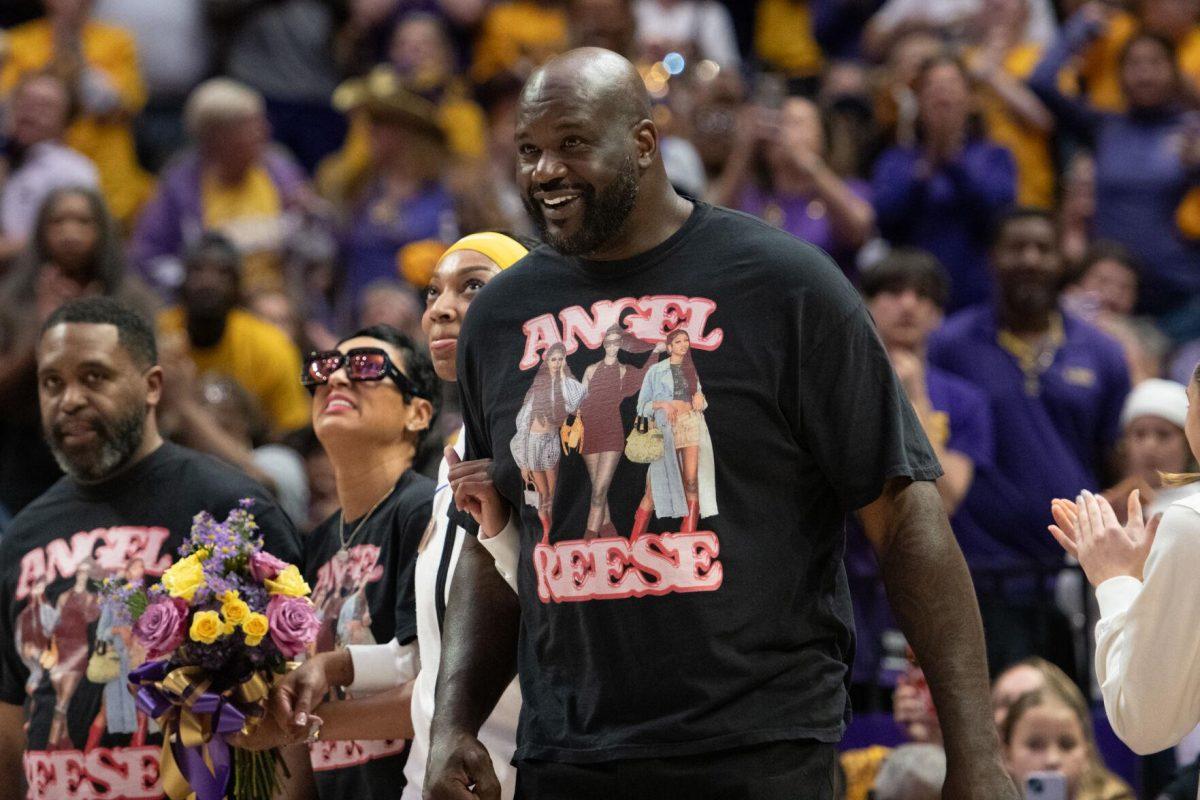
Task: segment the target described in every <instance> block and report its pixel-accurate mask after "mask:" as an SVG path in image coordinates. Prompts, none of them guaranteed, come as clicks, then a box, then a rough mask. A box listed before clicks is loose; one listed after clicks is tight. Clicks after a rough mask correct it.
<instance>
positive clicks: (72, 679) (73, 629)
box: [49, 558, 100, 750]
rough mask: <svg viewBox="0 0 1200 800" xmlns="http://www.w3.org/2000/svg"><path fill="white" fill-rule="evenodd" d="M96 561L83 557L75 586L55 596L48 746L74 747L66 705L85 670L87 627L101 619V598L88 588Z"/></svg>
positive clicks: (87, 653)
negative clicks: (51, 719) (52, 695)
mask: <svg viewBox="0 0 1200 800" xmlns="http://www.w3.org/2000/svg"><path fill="white" fill-rule="evenodd" d="M95 565H96V562H95V561H93V560H92V559H90V558H85V559H84V560H83V561H82V562H80V564H79V566H78V567H77V568H76V571H75V585H74V587H72V588H71V589H70V590H68V591H65V592H63V593H62V594H61V595H59V597H58V603H57V604H56V607H57V609H58V624H57V625H55V626H54V648H55V650H56V652H57V653H58V661H57V663H55V665H54V666H53V667H51V668H50V685H51V686H53V687H54V703H55V705H54V719H53V721H52V722H51V723H50V738H49V742H50V747H60V748H61V749H64V750H73V749H75V745H74V744H73V743H72V742H71V737H70V734H69V733H68V732H67V708H68V707H69V706H70V705H71V698H72V697H74V696H75V690H76V689H78V688H79V682H80V681H82V680H83V676H84V673H86V672H87V662H88V655H89V644H88V627H89V626H90V625H91V624H92V623H93V622H96V621H97V620H98V619H100V597H99V595H97V594H96V593H95V592H93V591H92V590H91V588H90V587H89V585H88V584H89V583H90V582H91V578H92V569H93V568H94V567H95Z"/></svg>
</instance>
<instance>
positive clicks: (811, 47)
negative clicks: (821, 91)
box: [754, 0, 823, 78]
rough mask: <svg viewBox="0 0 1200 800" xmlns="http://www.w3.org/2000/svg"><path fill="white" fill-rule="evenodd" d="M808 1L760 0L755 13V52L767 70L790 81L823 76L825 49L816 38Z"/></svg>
mask: <svg viewBox="0 0 1200 800" xmlns="http://www.w3.org/2000/svg"><path fill="white" fill-rule="evenodd" d="M812 17H813V15H812V9H811V8H810V4H809V3H808V2H807V0H760V1H759V4H758V7H757V8H756V9H755V18H754V52H755V53H756V54H757V55H758V57H759V58H761V59H762V60H763V61H764V62H765V63H766V65H767V67H768V68H769V69H770V70H772V71H776V72H781V73H783V74H784V75H787V76H788V77H789V78H813V77H816V76H818V75H820V74H821V67H822V66H823V59H822V55H821V47H820V45H818V44H817V40H816V37H815V36H814V34H813V19H812Z"/></svg>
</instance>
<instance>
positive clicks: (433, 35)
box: [317, 13, 486, 195]
mask: <svg viewBox="0 0 1200 800" xmlns="http://www.w3.org/2000/svg"><path fill="white" fill-rule="evenodd" d="M388 60H389V62H390V63H389V64H381V65H379V66H377V67H376V68H375V70H373V71H372V73H371V74H375V73H376V72H377V71H383V72H389V71H390V72H392V73H394V74H395V75H396V76H397V78H399V79H400V80H401V81H402V82H403V83H404V86H405V88H406V89H408V90H409V91H411V92H413V93H414V94H418V95H420V96H421V97H424V98H425V99H426V100H429V101H431V102H432V103H434V104H435V105H436V109H437V117H438V123H439V125H440V126H441V128H442V130H443V131H445V134H446V145H447V147H448V148H449V150H450V153H451V154H452V155H453V156H455V158H456V159H458V160H459V161H475V160H478V159H481V158H482V157H483V155H484V150H485V148H486V145H485V142H486V122H485V119H484V115H483V109H482V108H480V107H479V104H478V103H476V102H475V101H474V99H472V97H471V91H470V87H469V86H468V85H467V83H466V81H464V80H463V79H462V78H460V77H459V76H458V75H457V74H456V65H455V63H454V49H453V46H452V44H451V42H450V36H449V34H448V33H447V31H446V28H445V26H444V25H443V23H442V21H441V20H439V19H438V18H437V17H435V16H433V15H431V14H422V13H415V14H410V15H408V16H406V17H405V18H404V19H402V20H401V21H400V22H399V23H398V24H397V25H396V27H395V30H394V31H393V32H392V38H391V43H390V46H389V49H388ZM368 80H369V78H368V79H363V78H357V79H352V80H350V81H347V82H345V83H344V84H343V85H342V86H340V87H339V88H338V90H337V91H336V92H335V93H334V96H333V102H334V107H335V108H336V109H337V110H338V111H340V112H342V113H343V114H348V115H349V116H350V132H349V134H348V135H347V137H346V142H345V144H343V145H342V149H341V150H339V151H338V152H337V153H334V154H333V155H332V156H330V157H329V158H327V159H325V161H323V162H322V163H321V165H320V167H319V169H318V171H317V187H318V189H319V190H320V191H321V193H322V194H325V195H334V194H337V191H338V187H339V186H341V185H343V184H345V183H346V182H348V181H351V180H353V178H354V176H356V175H360V174H362V172H363V171H364V170H366V169H367V167H368V166H369V163H370V160H371V143H370V139H371V136H370V128H371V125H370V120H369V115H368V114H367V112H366V109H365V108H364V105H363V104H364V102H365V100H366V94H367V91H366V89H367V85H368Z"/></svg>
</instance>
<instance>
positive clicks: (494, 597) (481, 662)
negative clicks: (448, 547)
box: [425, 537, 521, 800]
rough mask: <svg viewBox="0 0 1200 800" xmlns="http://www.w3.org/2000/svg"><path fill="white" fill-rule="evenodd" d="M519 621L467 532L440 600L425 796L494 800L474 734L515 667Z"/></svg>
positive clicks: (487, 763)
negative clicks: (446, 598) (442, 613)
mask: <svg viewBox="0 0 1200 800" xmlns="http://www.w3.org/2000/svg"><path fill="white" fill-rule="evenodd" d="M520 624H521V609H520V606H519V605H518V603H517V596H516V595H515V594H514V593H513V591H512V589H510V588H509V587H508V584H507V583H505V582H504V579H503V578H502V577H500V573H499V572H497V571H496V565H495V562H494V561H493V560H492V557H491V555H490V554H489V553H488V551H487V550H485V549H484V548H483V546H482V545H480V544H479V542H477V541H476V540H475V539H473V538H471V537H467V539H466V540H465V541H464V542H463V548H462V554H461V555H460V556H459V558H458V566H457V567H456V568H455V571H454V580H453V582H452V583H451V589H450V602H449V603H448V604H447V605H446V626H445V630H444V631H443V633H442V663H441V668H440V669H439V670H438V680H437V695H436V696H437V702H436V704H435V706H434V709H435V710H434V713H433V724H432V726H431V729H430V741H431V744H430V751H429V763H428V766H427V768H426V772H425V797H432V798H438V799H439V800H442V799H443V798H444V799H445V800H451V799H452V800H469V799H470V798H475V797H478V798H485V800H492V799H493V798H494V799H495V800H499V797H500V784H499V782H498V781H497V780H496V774H495V772H494V770H493V769H492V760H491V756H489V755H488V752H487V750H486V749H485V748H484V746H483V745H482V744H481V743H480V741H479V740H478V738H476V734H477V733H478V732H479V728H480V726H481V725H483V723H484V720H486V719H487V718H488V716H489V715H490V714H491V713H492V709H494V708H495V707H496V703H497V702H499V700H500V695H502V694H503V693H504V690H505V688H506V687H507V686H508V684H509V683H510V682H511V681H512V679H513V677H514V676H515V675H516V674H517V631H518V630H519V628H520ZM470 786H474V787H475V791H474V792H472V791H470V789H469V788H468V787H470Z"/></svg>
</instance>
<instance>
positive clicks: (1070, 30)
mask: <svg viewBox="0 0 1200 800" xmlns="http://www.w3.org/2000/svg"><path fill="white" fill-rule="evenodd" d="M1102 19H1103V11H1102V10H1100V9H1098V8H1096V7H1095V6H1092V5H1089V6H1085V7H1084V8H1083V9H1081V10H1080V11H1079V12H1078V13H1077V14H1075V16H1073V17H1072V18H1071V20H1070V22H1069V23H1068V24H1067V25H1066V26H1065V28H1064V29H1063V33H1062V35H1061V36H1060V37H1059V39H1058V41H1057V42H1055V44H1054V46H1053V47H1051V48H1050V50H1049V51H1047V53H1046V55H1045V56H1044V57H1043V58H1042V61H1041V63H1040V64H1039V65H1038V67H1037V69H1035V70H1034V72H1033V74H1032V75H1031V76H1030V79H1029V85H1030V88H1032V89H1033V91H1034V92H1035V93H1036V94H1037V95H1038V96H1039V97H1040V98H1041V99H1042V102H1044V103H1045V104H1046V105H1047V106H1048V107H1049V108H1050V110H1051V111H1052V112H1054V114H1055V116H1056V117H1057V118H1058V121H1059V123H1060V125H1061V126H1062V127H1063V128H1064V129H1066V130H1068V131H1071V132H1073V133H1074V134H1075V135H1076V136H1078V137H1080V138H1082V139H1084V140H1085V141H1086V142H1087V143H1088V144H1090V145H1091V147H1092V148H1093V150H1094V152H1095V160H1096V213H1095V216H1094V218H1093V220H1092V229H1093V231H1094V232H1096V233H1098V234H1102V235H1103V236H1104V238H1106V239H1112V240H1115V241H1117V242H1120V243H1121V244H1123V245H1125V246H1126V247H1128V248H1129V249H1130V250H1131V251H1133V253H1134V254H1135V255H1136V256H1137V257H1138V258H1139V260H1140V261H1141V263H1142V265H1143V268H1142V271H1141V276H1140V278H1141V280H1140V284H1141V285H1140V297H1139V310H1140V311H1142V312H1146V313H1150V314H1154V315H1155V316H1156V317H1158V322H1159V324H1160V327H1162V328H1163V329H1164V331H1165V332H1166V333H1168V334H1169V335H1171V336H1172V337H1173V338H1175V339H1176V340H1182V339H1185V338H1187V337H1189V336H1196V335H1200V306H1198V303H1200V244H1198V243H1196V242H1194V241H1189V240H1187V239H1185V238H1184V237H1183V236H1182V235H1181V234H1180V232H1179V229H1178V227H1177V226H1176V222H1175V213H1176V209H1177V208H1178V207H1179V204H1180V201H1182V200H1183V197H1184V195H1185V194H1186V193H1187V191H1188V190H1189V189H1190V188H1191V187H1193V186H1195V185H1196V184H1197V183H1198V182H1200V161H1198V160H1197V158H1196V155H1197V154H1198V153H1197V147H1196V144H1197V142H1198V141H1200V131H1197V130H1196V125H1195V120H1193V119H1192V117H1191V115H1189V112H1187V111H1186V110H1185V108H1184V106H1183V102H1182V96H1183V95H1182V92H1183V82H1182V79H1181V77H1180V74H1179V69H1178V66H1177V61H1176V56H1175V46H1174V45H1173V44H1172V43H1171V42H1169V41H1167V40H1166V39H1164V38H1162V37H1161V36H1157V35H1155V34H1152V33H1146V32H1142V33H1138V34H1136V35H1134V36H1133V37H1132V38H1131V39H1130V40H1129V42H1128V43H1127V44H1126V45H1125V49H1124V50H1123V51H1122V53H1121V61H1120V64H1121V73H1120V74H1121V86H1122V89H1123V92H1124V95H1125V101H1126V104H1127V106H1128V110H1126V111H1125V112H1123V113H1106V112H1102V111H1100V110H1098V109H1096V108H1094V107H1092V106H1091V105H1089V104H1087V103H1086V102H1084V101H1083V100H1081V99H1079V98H1076V97H1068V96H1066V95H1064V94H1063V92H1062V90H1061V89H1060V87H1059V73H1060V72H1061V70H1062V68H1063V67H1064V66H1066V65H1067V63H1068V62H1069V61H1070V60H1071V59H1072V58H1073V57H1075V55H1076V54H1078V53H1079V52H1081V51H1082V50H1083V49H1085V48H1086V46H1087V45H1088V44H1089V43H1090V42H1091V41H1092V40H1093V39H1094V38H1095V37H1096V36H1097V35H1099V33H1100V32H1101V30H1102V27H1103V25H1102Z"/></svg>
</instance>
